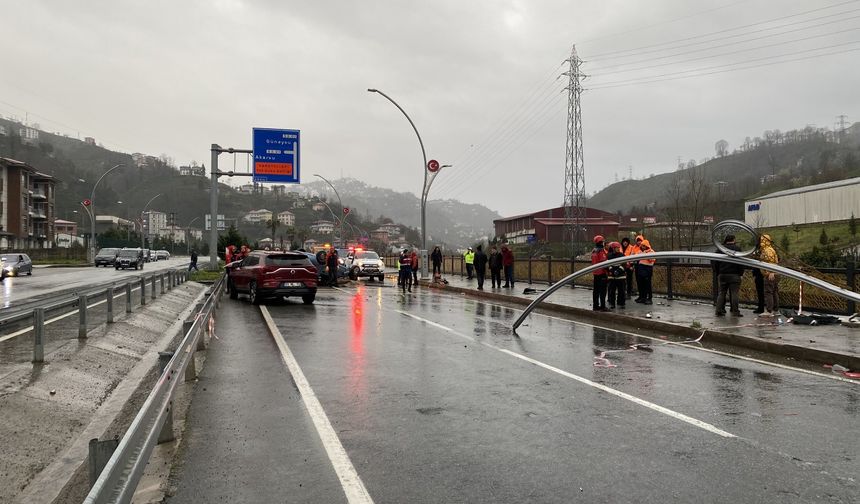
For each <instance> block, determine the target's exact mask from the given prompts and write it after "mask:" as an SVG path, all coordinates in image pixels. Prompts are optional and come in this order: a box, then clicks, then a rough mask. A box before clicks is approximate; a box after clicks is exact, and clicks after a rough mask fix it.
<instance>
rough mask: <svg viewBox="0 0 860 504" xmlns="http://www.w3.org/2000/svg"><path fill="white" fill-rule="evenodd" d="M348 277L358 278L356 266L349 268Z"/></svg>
mask: <svg viewBox="0 0 860 504" xmlns="http://www.w3.org/2000/svg"><path fill="white" fill-rule="evenodd" d="M349 279H350V280H358V268H352V269H351V270H349Z"/></svg>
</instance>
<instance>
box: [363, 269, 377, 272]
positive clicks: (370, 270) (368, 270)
mask: <svg viewBox="0 0 860 504" xmlns="http://www.w3.org/2000/svg"><path fill="white" fill-rule="evenodd" d="M364 271H365V272H366V273H378V272H379V270H378V269H376V268H366V269H365V270H364Z"/></svg>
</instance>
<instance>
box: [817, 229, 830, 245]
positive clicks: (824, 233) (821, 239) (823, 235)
mask: <svg viewBox="0 0 860 504" xmlns="http://www.w3.org/2000/svg"><path fill="white" fill-rule="evenodd" d="M818 243H820V244H822V245H827V244H828V243H830V239H829V238H828V237H827V230H826V229H824V228H821V234H820V235H819V236H818Z"/></svg>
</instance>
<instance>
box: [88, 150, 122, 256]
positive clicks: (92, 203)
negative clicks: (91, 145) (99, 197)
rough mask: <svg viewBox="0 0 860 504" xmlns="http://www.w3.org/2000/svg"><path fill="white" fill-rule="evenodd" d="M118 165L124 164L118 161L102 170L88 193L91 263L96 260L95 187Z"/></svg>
mask: <svg viewBox="0 0 860 504" xmlns="http://www.w3.org/2000/svg"><path fill="white" fill-rule="evenodd" d="M120 166H125V165H124V164H122V163H120V164H118V165H116V166H114V167H113V168H111V169H110V170H108V171H106V172H104V173H103V174H102V176H101V177H99V179H98V180H96V183H95V185H93V192H92V193H90V209H89V211H90V218H91V220H92V222H91V226H90V238H91V240H90V248H89V251H90V258H89V259H90V262H91V263H93V264H95V260H96V188H97V187H98V186H99V182H101V181H102V179H103V178H105V177H106V176H107V174H108V173H110V172H112V171H114V170H116V169H117V168H119V167H120ZM79 180H81V179H79ZM85 208H86V207H85Z"/></svg>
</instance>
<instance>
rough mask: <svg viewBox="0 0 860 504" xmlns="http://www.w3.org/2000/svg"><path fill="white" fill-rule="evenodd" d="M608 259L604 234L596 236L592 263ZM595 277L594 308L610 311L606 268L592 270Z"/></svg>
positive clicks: (592, 298)
mask: <svg viewBox="0 0 860 504" xmlns="http://www.w3.org/2000/svg"><path fill="white" fill-rule="evenodd" d="M604 261H606V248H604V242H603V236H601V235H597V236H595V237H594V250H592V251H591V264H599V263H602V262H604ZM591 275H592V276H593V277H594V290H592V291H591V300H592V308H591V309H592V310H594V311H609V310H608V309H607V308H606V275H607V271H606V268H599V269H596V270H594V271H592V272H591Z"/></svg>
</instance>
